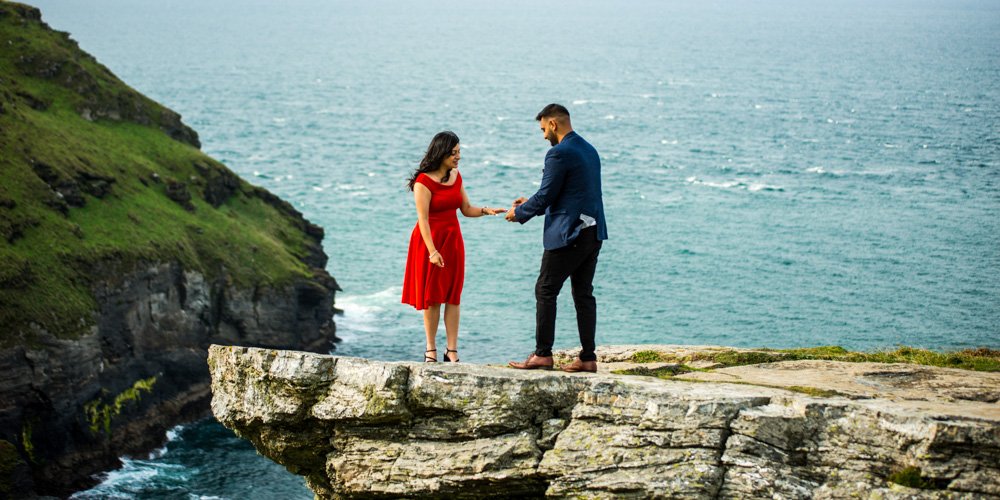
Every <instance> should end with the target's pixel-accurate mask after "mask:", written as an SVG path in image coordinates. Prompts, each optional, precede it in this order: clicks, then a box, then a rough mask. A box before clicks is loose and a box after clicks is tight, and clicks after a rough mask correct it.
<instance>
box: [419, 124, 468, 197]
mask: <svg viewBox="0 0 1000 500" xmlns="http://www.w3.org/2000/svg"><path fill="white" fill-rule="evenodd" d="M455 146H458V136H457V135H455V133H454V132H452V131H450V130H445V131H444V132H438V133H437V134H436V135H434V138H433V139H431V145H430V146H427V152H426V153H424V159H423V160H420V166H419V167H417V169H416V170H415V171H414V172H413V175H410V178H409V180H408V182H407V186H409V188H410V191H413V183H414V182H417V176H418V175H420V174H426V173H427V172H433V171H435V170H437V169H439V168H441V162H442V161H444V159H445V158H447V157H448V156H451V150H453V149H455ZM448 177H451V171H450V170H449V171H447V172H445V174H444V178H443V179H441V182H442V183H444V182H448Z"/></svg>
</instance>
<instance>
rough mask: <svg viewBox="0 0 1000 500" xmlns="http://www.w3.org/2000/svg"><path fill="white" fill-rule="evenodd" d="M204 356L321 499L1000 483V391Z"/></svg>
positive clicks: (261, 438) (981, 492) (228, 418)
mask: <svg viewBox="0 0 1000 500" xmlns="http://www.w3.org/2000/svg"><path fill="white" fill-rule="evenodd" d="M829 363H832V365H831V366H835V365H842V364H844V363H839V362H829ZM774 364H780V363H774ZM209 366H210V371H211V374H212V392H213V398H212V411H213V412H214V413H215V415H216V418H218V419H219V421H221V422H222V423H223V424H224V425H226V426H227V427H229V428H231V429H234V430H235V431H236V432H237V433H238V434H239V435H241V436H243V437H244V438H246V439H249V440H250V441H251V442H252V443H253V444H254V445H255V446H256V448H257V450H258V451H259V452H260V453H262V454H263V455H265V456H267V457H269V458H271V459H272V460H275V461H276V462H278V463H281V464H283V465H285V466H286V467H287V468H288V469H289V470H290V471H291V472H293V473H296V474H300V475H302V476H305V478H306V481H307V484H308V485H309V487H310V488H311V489H312V490H313V491H314V492H315V493H316V494H317V496H318V497H319V498H378V497H385V498H389V497H437V496H454V497H459V498H473V497H476V498H480V497H484V496H537V497H540V496H548V497H555V498H569V497H591V498H720V497H721V498H815V497H826V498H841V497H856V496H861V497H880V498H995V497H1000V425H998V424H1000V408H998V407H997V405H996V404H995V403H988V402H981V401H978V402H977V401H968V402H967V403H968V404H971V405H979V406H977V412H976V414H975V416H964V415H962V414H961V412H960V411H958V412H956V411H952V412H950V413H943V412H936V411H934V410H933V409H928V408H923V407H921V406H920V405H913V404H907V401H903V400H894V399H883V398H868V399H851V398H848V397H840V396H838V397H813V396H809V395H806V394H802V393H798V392H793V391H788V390H784V389H780V388H775V387H762V386H756V385H748V384H732V383H716V382H690V381H675V380H661V379H657V378H652V377H636V376H625V375H613V374H603V373H602V374H595V375H589V374H574V375H570V374H563V373H559V372H522V371H515V370H511V369H507V368H502V367H493V366H476V365H468V364H459V365H445V364H416V363H386V362H377V361H368V360H363V359H357V358H344V357H336V356H323V355H315V354H309V353H302V352H289V351H275V350H267V349H253V348H243V347H228V346H212V347H211V348H210V350H209ZM813 368H815V367H813ZM929 370H932V371H933V370H934V369H929ZM940 370H945V371H949V370H946V369H940ZM979 376H982V377H986V378H987V379H989V380H993V379H995V378H997V376H996V374H975V373H973V374H971V378H978V377H979ZM788 377H789V378H790V382H792V383H794V384H799V383H800V382H801V381H799V380H794V379H795V373H794V371H792V372H790V373H789V374H788ZM991 405H992V406H991ZM901 474H909V475H910V476H911V477H912V476H914V475H915V477H916V478H918V480H919V481H918V483H919V485H920V486H921V487H922V488H923V489H917V488H911V487H906V486H902V485H899V484H896V483H894V482H893V481H890V480H889V479H890V478H893V480H894V481H899V480H898V479H895V478H897V477H900V475H901Z"/></svg>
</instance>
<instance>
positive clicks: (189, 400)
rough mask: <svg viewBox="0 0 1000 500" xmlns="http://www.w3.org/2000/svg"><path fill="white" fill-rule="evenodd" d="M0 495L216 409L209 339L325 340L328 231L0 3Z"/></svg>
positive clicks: (49, 479) (58, 477)
mask: <svg viewBox="0 0 1000 500" xmlns="http://www.w3.org/2000/svg"><path fill="white" fill-rule="evenodd" d="M0 47H3V48H2V49H0V498H8V497H30V496H32V495H34V494H45V495H58V496H65V495H68V494H70V493H72V492H73V491H76V490H79V489H82V488H85V487H88V486H90V485H92V484H94V482H95V481H96V480H95V478H94V477H93V475H94V474H95V473H97V472H101V471H105V470H108V469H111V468H114V467H116V466H118V465H119V459H118V457H120V456H122V455H126V454H128V455H142V454H143V453H146V452H148V451H150V450H151V449H153V448H155V447H158V446H160V445H161V444H162V442H163V441H164V440H165V431H166V430H167V429H169V428H170V427H173V426H175V425H177V424H178V423H181V422H184V421H189V420H192V419H195V418H200V417H202V416H205V415H207V414H208V411H209V409H208V403H209V399H210V393H209V374H208V370H207V368H206V365H205V360H206V357H207V348H208V346H209V344H211V343H227V344H240V345H252V346H266V347H275V348H288V349H303V350H311V351H317V352H328V351H329V350H330V348H331V345H332V344H331V342H332V341H333V340H334V339H335V336H334V333H335V326H334V324H333V321H332V306H333V301H334V293H335V292H336V290H338V287H337V283H336V281H335V280H334V279H333V277H331V276H330V275H329V274H327V272H326V271H325V269H324V268H325V266H326V262H327V256H326V254H324V253H323V249H322V245H321V241H322V239H323V237H324V231H323V229H322V228H320V227H318V226H316V225H314V224H311V223H310V222H308V221H307V220H305V219H304V218H303V217H302V214H301V213H299V212H298V211H296V210H295V209H294V208H293V207H292V206H291V205H290V204H288V203H287V202H285V201H283V200H281V199H279V198H278V197H277V196H275V195H273V194H272V193H269V192H268V191H266V190H264V189H261V188H259V187H255V186H252V185H250V184H248V183H246V182H245V181H243V180H242V179H240V178H239V177H238V176H237V175H236V174H234V173H233V172H232V171H230V170H229V169H228V168H227V167H226V166H225V165H223V164H221V163H219V162H218V161H216V160H214V159H213V158H210V157H209V156H207V155H205V154H204V153H202V152H201V151H200V150H199V147H200V143H199V140H198V135H197V134H196V133H195V132H194V131H193V130H192V129H191V128H189V127H188V126H186V125H185V124H184V123H183V122H182V121H181V117H180V115H179V114H177V113H176V112H174V111H171V110H170V109H167V108H166V107H164V106H162V105H160V104H158V103H156V102H154V101H152V100H151V99H149V98H147V97H145V96H143V95H142V94H140V93H139V92H137V91H136V90H134V89H132V88H130V87H129V86H128V85H126V84H125V83H124V82H122V81H121V80H119V79H118V78H117V77H115V75H114V74H112V73H111V71H109V70H108V69H107V68H106V67H104V66H103V65H101V64H100V63H99V62H98V61H96V60H95V59H94V58H93V57H92V56H90V55H89V54H87V53H86V52H84V51H82V50H81V49H80V48H79V47H78V46H77V44H76V42H74V41H73V40H72V39H71V38H70V37H69V35H68V34H66V33H62V32H59V31H55V30H52V29H51V28H50V27H49V26H47V25H46V24H45V23H44V22H42V19H41V13H40V12H39V11H38V9H35V8H34V7H30V6H27V5H23V4H18V3H12V2H6V1H0Z"/></svg>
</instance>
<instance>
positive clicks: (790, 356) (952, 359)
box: [630, 346, 1000, 372]
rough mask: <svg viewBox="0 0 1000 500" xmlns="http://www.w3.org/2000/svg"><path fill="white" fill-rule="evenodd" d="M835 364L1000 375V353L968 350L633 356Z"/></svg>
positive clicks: (639, 356)
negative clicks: (935, 368) (892, 365)
mask: <svg viewBox="0 0 1000 500" xmlns="http://www.w3.org/2000/svg"><path fill="white" fill-rule="evenodd" d="M810 359H816V360H831V361H846V362H855V363H858V362H869V363H911V364H917V365H926V366H939V367H943V368H960V369H965V370H975V371H985V372H996V371H1000V350H997V349H988V348H985V347H982V348H978V349H964V350H960V351H948V352H939V351H932V350H928V349H918V348H915V347H905V346H901V347H898V348H896V349H893V350H879V351H872V352H853V351H848V350H846V349H844V348H843V347H839V346H821V347H808V348H799V349H759V350H756V351H750V352H741V351H735V350H733V351H709V352H699V353H696V354H693V355H691V356H682V357H678V356H672V355H669V354H667V353H660V352H656V351H651V350H647V351H639V352H637V353H635V354H634V355H632V357H631V359H630V360H631V361H632V362H635V363H651V362H669V363H677V364H689V363H692V362H694V361H709V362H713V363H718V364H719V365H720V367H722V368H724V367H730V366H743V365H754V364H761V363H773V362H778V361H794V360H810Z"/></svg>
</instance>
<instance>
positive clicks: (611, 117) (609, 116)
mask: <svg viewBox="0 0 1000 500" xmlns="http://www.w3.org/2000/svg"><path fill="white" fill-rule="evenodd" d="M604 119H605V120H614V119H615V115H604Z"/></svg>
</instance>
